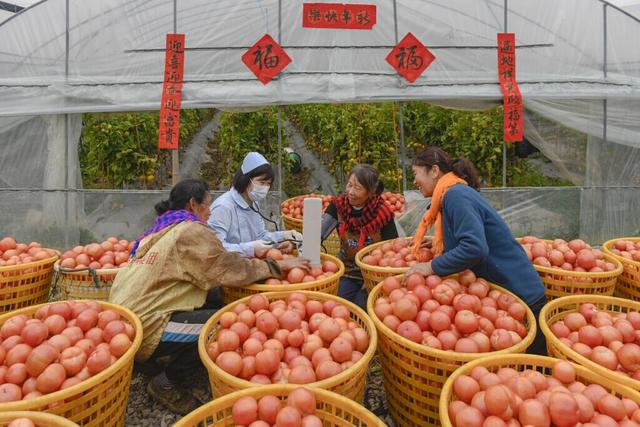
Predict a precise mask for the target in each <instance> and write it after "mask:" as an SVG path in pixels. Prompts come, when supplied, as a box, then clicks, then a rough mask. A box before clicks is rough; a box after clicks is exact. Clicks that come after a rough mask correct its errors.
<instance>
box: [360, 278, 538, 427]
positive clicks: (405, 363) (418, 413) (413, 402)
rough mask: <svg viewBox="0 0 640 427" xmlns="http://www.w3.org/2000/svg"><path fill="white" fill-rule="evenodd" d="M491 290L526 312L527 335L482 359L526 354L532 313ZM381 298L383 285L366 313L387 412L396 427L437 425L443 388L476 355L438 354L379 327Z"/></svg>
mask: <svg viewBox="0 0 640 427" xmlns="http://www.w3.org/2000/svg"><path fill="white" fill-rule="evenodd" d="M401 277H402V276H399V277H398V278H399V279H400V278H401ZM450 277H456V276H455V275H454V276H450ZM490 287H491V289H499V290H500V291H502V292H506V293H508V294H510V295H512V296H513V297H514V298H515V299H516V300H517V301H518V302H520V303H521V304H522V305H523V306H524V307H525V308H526V311H527V314H526V317H525V322H524V323H525V326H526V328H527V335H526V336H525V337H524V338H523V340H522V341H520V342H519V343H518V344H516V345H514V346H513V347H510V348H507V349H504V350H500V351H492V352H487V353H482V356H481V357H487V356H495V355H500V354H510V353H523V352H525V351H526V350H527V348H528V347H529V345H530V344H531V343H532V342H533V339H534V338H535V335H536V321H535V317H534V316H533V312H532V311H531V310H530V309H529V307H528V306H527V305H526V304H524V303H523V302H522V300H521V299H520V298H518V297H517V296H515V295H514V294H512V293H511V292H509V291H507V290H505V289H503V288H501V287H499V286H497V285H494V284H490ZM381 297H382V283H380V284H378V285H377V286H376V287H375V288H373V291H371V292H370V293H369V299H368V300H367V311H368V312H369V314H370V317H371V319H372V320H373V323H374V324H375V325H376V329H377V330H378V353H379V355H380V362H381V364H382V378H383V381H384V388H385V392H386V396H387V403H388V404H389V412H390V413H391V416H392V417H393V420H394V421H395V423H396V425H398V426H407V427H409V426H418V425H420V426H426V425H440V418H439V404H440V403H439V402H440V393H441V391H442V386H443V385H444V384H445V382H446V381H447V379H448V378H449V376H450V375H451V374H452V373H453V372H454V371H455V370H456V369H458V368H459V367H460V366H462V365H463V364H465V363H467V362H470V361H472V360H474V359H477V358H478V357H479V355H478V354H477V353H456V352H453V351H444V350H437V349H435V348H431V347H427V346H425V345H421V344H417V343H415V342H413V341H410V340H408V339H406V338H404V337H402V336H400V335H399V334H397V333H396V332H394V331H392V330H391V329H389V328H388V327H387V326H386V325H385V324H384V323H382V320H381V319H379V318H378V317H377V316H376V314H375V312H374V306H375V302H376V300H377V299H378V298H381Z"/></svg>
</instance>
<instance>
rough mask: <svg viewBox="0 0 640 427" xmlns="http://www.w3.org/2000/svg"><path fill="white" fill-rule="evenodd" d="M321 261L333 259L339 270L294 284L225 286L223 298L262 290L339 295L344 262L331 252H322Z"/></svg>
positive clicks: (227, 302) (231, 297) (228, 301)
mask: <svg viewBox="0 0 640 427" xmlns="http://www.w3.org/2000/svg"><path fill="white" fill-rule="evenodd" d="M320 261H322V262H325V261H333V262H335V263H336V264H337V265H338V271H337V272H336V273H335V274H332V275H331V276H330V277H326V278H324V279H320V280H314V281H311V282H305V283H297V284H294V285H291V284H289V285H267V284H264V283H262V284H255V285H250V286H244V287H241V288H231V287H223V288H222V289H221V292H222V299H223V301H224V303H225V304H229V303H232V302H233V301H236V300H239V299H240V298H244V297H247V296H251V295H253V294H259V293H262V292H297V291H315V292H325V293H327V294H332V295H337V294H338V286H339V285H340V278H341V277H342V275H343V274H344V263H343V262H342V261H340V260H339V259H338V258H336V257H334V256H332V255H329V254H320Z"/></svg>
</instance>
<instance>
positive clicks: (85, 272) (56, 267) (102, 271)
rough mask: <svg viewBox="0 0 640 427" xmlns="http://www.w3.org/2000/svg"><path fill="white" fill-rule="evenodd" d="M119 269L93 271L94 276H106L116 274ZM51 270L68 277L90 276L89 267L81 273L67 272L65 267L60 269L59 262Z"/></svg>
mask: <svg viewBox="0 0 640 427" xmlns="http://www.w3.org/2000/svg"><path fill="white" fill-rule="evenodd" d="M121 269H122V267H120V268H100V269H93V270H94V271H95V272H96V274H103V275H107V274H117V273H118V272H119V271H120V270H121ZM53 270H54V271H55V272H56V273H59V274H68V275H69V276H86V275H87V274H91V273H90V272H89V270H91V268H89V267H87V268H86V269H82V271H69V270H67V269H66V268H65V267H60V260H58V261H56V262H55V263H54V264H53Z"/></svg>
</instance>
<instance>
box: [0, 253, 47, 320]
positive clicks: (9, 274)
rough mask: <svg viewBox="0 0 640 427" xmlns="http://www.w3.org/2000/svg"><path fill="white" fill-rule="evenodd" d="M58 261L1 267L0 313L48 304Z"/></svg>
mask: <svg viewBox="0 0 640 427" xmlns="http://www.w3.org/2000/svg"><path fill="white" fill-rule="evenodd" d="M57 259H58V255H57V254H56V255H54V256H52V257H51V258H47V259H43V260H40V261H34V262H29V263H26V264H19V265H11V266H4V267H0V313H6V312H9V311H12V310H17V309H20V308H23V307H29V306H31V305H35V304H42V303H43V302H46V301H47V299H48V298H49V292H50V290H51V277H52V276H53V264H54V263H55V262H56V260H57Z"/></svg>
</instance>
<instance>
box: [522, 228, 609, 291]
mask: <svg viewBox="0 0 640 427" xmlns="http://www.w3.org/2000/svg"><path fill="white" fill-rule="evenodd" d="M517 240H518V242H520V240H521V239H517ZM543 241H544V242H545V243H552V241H551V240H543ZM604 260H605V261H606V262H611V263H613V264H614V265H615V266H616V268H615V270H612V271H603V272H601V273H589V272H580V271H567V270H562V269H560V268H555V267H543V266H540V265H535V264H534V265H533V268H535V269H536V271H537V272H538V274H539V275H540V279H542V283H544V287H545V295H546V296H547V300H552V299H554V298H559V297H564V296H567V295H576V294H594V295H613V292H614V290H615V288H616V282H617V281H618V276H619V275H620V274H621V273H622V263H620V261H618V260H617V259H615V258H614V257H613V256H611V255H609V254H606V253H605V254H604Z"/></svg>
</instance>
